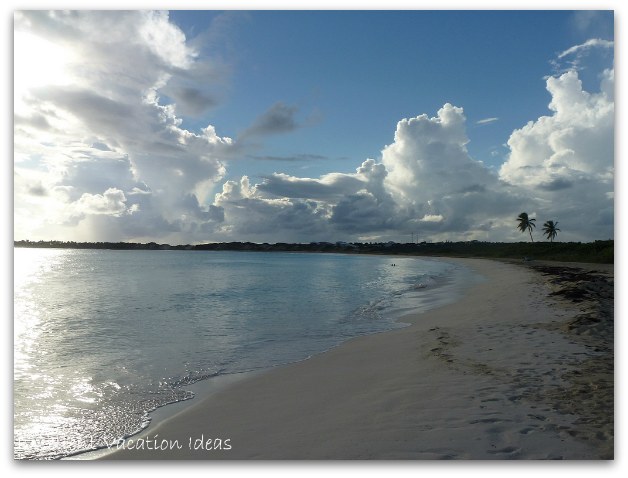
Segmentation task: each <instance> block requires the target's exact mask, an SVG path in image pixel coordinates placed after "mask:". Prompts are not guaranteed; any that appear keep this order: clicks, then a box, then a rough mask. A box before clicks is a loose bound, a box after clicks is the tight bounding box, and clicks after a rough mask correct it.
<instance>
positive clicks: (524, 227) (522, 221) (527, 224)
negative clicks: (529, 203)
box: [517, 212, 536, 242]
mask: <svg viewBox="0 0 628 478" xmlns="http://www.w3.org/2000/svg"><path fill="white" fill-rule="evenodd" d="M517 220H518V221H519V224H517V229H519V230H520V231H521V232H526V231H528V232H529V233H530V240H532V242H534V238H533V237H532V229H533V228H535V227H536V224H534V222H535V221H536V219H530V218H529V217H528V213H527V212H522V213H521V214H519V215H518V216H517Z"/></svg>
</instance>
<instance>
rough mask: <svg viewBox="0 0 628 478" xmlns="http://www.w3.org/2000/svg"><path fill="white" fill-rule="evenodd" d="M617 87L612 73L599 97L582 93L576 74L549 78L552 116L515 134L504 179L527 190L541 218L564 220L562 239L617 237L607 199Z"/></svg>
mask: <svg viewBox="0 0 628 478" xmlns="http://www.w3.org/2000/svg"><path fill="white" fill-rule="evenodd" d="M613 86H614V72H613V70H605V71H604V72H603V73H602V75H601V80H600V90H599V91H598V92H594V93H590V92H587V91H585V90H584V89H583V87H582V82H581V81H580V79H579V78H578V73H577V72H576V71H569V72H567V73H564V74H562V75H560V76H558V77H551V78H549V79H548V80H547V90H548V91H549V92H550V94H551V96H552V100H551V102H550V104H549V109H550V111H551V113H552V114H551V115H549V116H541V117H539V118H538V119H537V120H536V121H530V122H529V123H528V124H527V125H525V126H524V127H522V128H520V129H517V130H515V131H513V133H512V134H511V136H510V138H509V140H508V147H509V148H510V154H509V156H508V159H507V160H506V162H505V163H504V164H503V165H502V167H501V169H500V172H499V175H500V178H501V179H502V180H503V181H505V182H507V183H509V184H511V185H516V186H518V187H519V188H522V189H523V190H525V191H527V193H528V194H529V196H530V197H531V198H534V200H535V202H536V204H537V205H538V210H539V212H540V213H543V214H546V215H548V216H551V217H554V218H560V220H561V225H563V237H567V235H568V234H571V236H570V237H572V238H574V239H577V240H587V239H590V238H592V237H597V238H600V237H602V238H609V237H613V224H612V221H609V220H608V218H609V217H611V216H612V215H613V201H612V197H609V195H608V193H609V192H612V191H613V188H614V186H613V181H614V153H615V152H614V136H615V122H614V116H615V106H614V100H613ZM591 223H595V224H596V226H593V225H591ZM599 226H603V227H599ZM568 231H572V232H568ZM576 231H578V232H576Z"/></svg>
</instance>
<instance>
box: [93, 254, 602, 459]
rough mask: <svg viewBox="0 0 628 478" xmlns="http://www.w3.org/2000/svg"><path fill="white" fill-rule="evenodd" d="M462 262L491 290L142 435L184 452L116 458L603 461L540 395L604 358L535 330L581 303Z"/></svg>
mask: <svg viewBox="0 0 628 478" xmlns="http://www.w3.org/2000/svg"><path fill="white" fill-rule="evenodd" d="M455 261H456V262H459V263H462V264H464V265H467V266H469V267H472V268H473V269H475V270H477V271H478V272H479V273H481V274H482V275H484V276H485V277H486V278H487V279H488V281H486V282H484V283H481V284H477V285H474V286H473V287H472V288H471V289H470V290H469V291H468V293H467V294H466V295H465V297H464V298H463V299H461V300H460V301H458V302H456V303H454V304H451V305H448V306H445V307H442V308H440V309H436V310H433V311H430V312H427V313H424V314H418V315H416V316H412V317H409V318H406V319H404V322H410V323H412V325H411V326H410V327H406V328H403V329H397V330H393V331H390V332H386V333H381V334H377V335H371V336H367V337H360V338H357V339H354V340H351V341H349V342H347V343H346V344H343V345H341V346H340V347H337V348H335V349H332V350H330V351H328V352H326V353H324V354H321V355H318V356H316V357H313V358H311V359H309V360H306V361H304V362H299V363H296V364H292V365H287V366H282V367H277V368H274V369H272V370H269V371H268V372H265V373H262V374H258V375H255V376H253V377H252V378H249V379H246V380H242V381H239V382H236V383H234V384H232V385H230V386H229V387H227V388H226V389H224V390H222V391H220V392H218V393H216V394H214V395H213V396H211V397H209V398H207V399H205V400H203V401H199V403H197V404H196V405H193V406H191V407H189V408H188V409H186V410H184V411H183V412H181V413H179V414H178V415H176V416H174V417H172V418H170V419H168V420H166V421H164V422H163V423H162V424H160V425H159V426H157V427H155V428H153V429H152V430H151V431H150V434H149V435H148V436H147V437H144V438H147V440H146V441H145V442H143V444H144V447H145V448H147V447H149V446H150V447H151V448H154V447H155V445H156V444H162V445H163V444H164V442H163V441H162V440H168V441H169V442H173V441H174V440H177V443H178V445H179V446H181V449H174V450H163V449H162V450H154V449H153V450H148V449H144V450H136V449H133V450H122V451H118V452H116V453H113V454H110V455H107V456H106V457H105V458H106V459H190V458H194V459H443V458H453V459H466V458H474V459H506V458H518V459H548V458H549V459H552V458H569V459H590V458H599V456H600V455H599V451H598V450H596V449H595V448H594V446H592V445H591V444H587V442H586V440H583V439H582V436H579V438H580V439H576V438H574V437H573V436H572V434H574V433H573V430H574V429H575V428H577V426H578V425H577V423H576V421H577V419H578V417H575V416H572V415H565V414H561V413H559V412H558V411H557V410H556V409H557V408H558V407H556V406H555V405H556V403H544V401H543V399H542V398H539V397H543V396H546V395H547V394H545V393H544V392H546V391H548V390H550V391H551V390H553V388H554V387H556V386H558V385H561V384H562V385H564V383H563V382H562V379H561V376H562V375H563V373H564V372H565V371H567V370H571V369H574V368H577V366H578V363H579V362H580V361H582V360H583V359H584V358H586V357H587V356H589V355H591V354H592V353H593V352H591V351H590V349H588V348H585V347H584V346H583V345H580V344H577V343H575V342H573V341H572V340H571V339H570V338H568V337H567V336H565V335H563V334H561V333H560V332H558V331H548V330H544V329H542V328H538V327H533V324H538V323H547V322H551V321H552V320H554V319H556V318H569V317H570V316H573V315H575V314H576V313H577V310H576V309H575V307H570V306H568V305H565V304H559V305H557V304H556V303H552V301H550V300H549V299H547V288H546V286H545V285H544V284H543V281H542V279H541V276H540V275H539V274H538V273H536V272H533V271H530V270H528V269H526V268H524V267H521V266H518V265H512V264H506V263H501V262H496V261H489V260H480V259H456V260H455ZM609 413H612V410H611V411H609ZM604 432H605V431H600V433H604ZM155 435H158V436H157V439H156V440H155ZM141 437H142V435H138V436H136V437H133V440H134V441H133V442H126V444H125V445H126V446H129V445H130V444H131V443H132V444H133V445H134V446H136V445H138V444H142V442H141V441H140V442H138V441H137V439H138V438H141ZM200 437H203V439H204V440H203V441H204V442H205V444H207V440H208V439H213V440H214V441H212V446H214V445H215V443H216V442H215V439H216V438H219V439H221V441H222V442H221V446H222V447H223V449H222V450H206V449H197V450H194V444H196V445H198V444H199V443H200V442H196V443H195V441H196V440H197V439H198V438H200ZM584 438H586V437H584ZM190 439H192V449H191V448H190ZM227 439H228V440H229V441H228V445H229V447H230V449H229V450H225V449H224V448H225V447H226V445H227V444H226V443H225V441H226V440H227ZM609 439H610V440H612V437H609ZM166 448H168V447H166Z"/></svg>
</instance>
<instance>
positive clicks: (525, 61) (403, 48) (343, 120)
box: [171, 11, 613, 174]
mask: <svg viewBox="0 0 628 478" xmlns="http://www.w3.org/2000/svg"><path fill="white" fill-rule="evenodd" d="M597 15H598V16H599V19H598V20H597V21H596V22H592V23H591V25H589V27H588V28H578V27H577V26H576V22H577V21H576V19H575V17H576V15H575V14H574V13H573V12H569V11H550V12H543V13H539V12H534V11H532V12H522V11H514V12H513V11H494V12H481V11H480V12H468V11H466V12H465V11H461V12H456V11H454V12H450V11H418V12H417V11H414V12H412V11H402V12H398V11H389V12H379V11H370V12H351V11H347V12H330V11H326V12H325V11H323V12H319V11H309V12H294V11H292V12H285V11H283V12H273V11H270V12H269V11H266V12H227V13H217V12H198V11H191V12H177V11H175V12H172V13H171V19H172V21H173V22H175V23H176V24H177V25H179V26H180V27H181V29H182V30H183V31H184V32H185V33H186V36H188V37H189V38H190V39H193V38H194V37H195V36H197V35H199V34H203V33H204V32H207V31H208V30H210V31H211V30H212V28H215V29H216V30H219V31H220V33H217V34H216V35H217V36H218V37H219V39H218V42H217V43H218V44H217V45H214V48H216V49H217V51H218V52H219V54H220V55H221V56H223V57H226V58H231V64H232V68H233V72H232V74H233V77H232V82H231V83H230V85H229V90H228V91H227V92H225V93H224V99H223V100H224V104H222V105H220V106H218V107H217V108H216V110H215V111H213V112H210V114H209V119H210V121H211V122H215V123H216V124H220V125H221V129H220V131H219V134H224V135H227V136H232V137H235V136H237V134H238V133H239V132H241V131H242V130H244V129H246V127H247V126H248V123H250V122H251V121H252V120H253V119H254V118H255V117H256V116H258V115H261V114H262V113H263V112H264V111H265V110H266V109H268V107H269V106H271V105H273V104H275V103H276V102H283V103H285V104H287V105H293V106H295V107H297V108H298V113H297V115H296V116H297V118H298V119H299V121H300V122H301V123H303V124H307V126H304V127H303V128H300V129H299V130H298V131H296V132H295V133H294V134H291V135H280V136H277V137H274V138H271V139H269V140H268V141H267V143H266V145H265V148H264V152H263V153H262V152H260V153H259V155H267V156H281V157H291V156H298V155H314V156H323V157H325V158H329V159H331V160H334V161H333V162H334V164H333V166H331V165H330V164H325V163H326V162H327V163H329V161H326V162H325V161H300V162H299V164H298V165H296V166H293V167H292V168H304V167H305V168H307V171H308V173H310V174H320V173H323V172H328V171H331V170H337V171H344V172H350V171H352V170H353V169H354V164H355V163H356V162H357V161H362V160H363V159H365V158H377V157H378V156H379V155H380V151H381V149H382V148H383V146H384V145H386V144H389V143H390V142H392V139H393V138H392V136H393V132H394V126H395V124H396V123H397V121H399V119H401V118H409V117H413V116H417V115H418V114H421V113H423V112H435V111H437V110H438V108H440V107H441V106H442V105H443V104H444V103H445V102H450V103H452V104H454V105H457V106H462V107H464V110H465V114H466V116H467V119H468V121H469V128H468V135H469V139H470V143H469V146H468V148H469V151H470V153H471V155H472V156H473V157H474V158H475V159H478V160H481V161H483V162H485V163H486V164H488V165H490V166H493V167H496V166H499V165H501V163H502V162H503V160H504V156H505V154H506V153H507V150H506V149H505V148H503V144H504V142H505V140H506V139H507V138H508V136H509V134H510V133H511V132H512V131H513V130H514V129H515V128H517V127H520V126H521V125H522V124H525V123H526V122H527V121H528V120H529V119H530V118H535V117H538V116H540V115H542V114H545V113H546V112H547V104H548V103H549V100H550V95H549V94H548V92H547V91H546V90H545V88H544V77H545V76H547V75H549V74H551V73H552V68H551V65H550V61H551V60H553V59H555V58H556V55H557V54H558V53H559V52H562V51H564V50H566V49H567V48H569V47H571V46H573V45H576V44H579V43H582V42H584V41H586V40H587V39H589V38H591V37H596V38H597V37H600V38H607V39H612V34H613V30H612V12H604V13H602V12H600V13H598V14H597ZM541 31H542V32H543V35H539V32H541ZM234 52H235V55H231V53H234ZM234 57H235V58H234ZM607 60H608V58H607ZM587 79H589V78H587ZM589 80H590V79H589ZM585 86H588V85H585ZM487 118H498V119H497V120H496V121H494V122H491V123H487V124H482V125H476V124H474V123H476V122H477V121H480V120H483V119H487ZM190 124H193V123H190ZM491 153H492V154H491ZM343 159H347V160H345V161H343ZM304 163H305V164H304ZM246 166H249V164H247V165H246ZM266 167H267V168H271V169H272V168H279V167H281V168H282V169H284V170H285V169H292V168H291V167H290V166H288V165H286V164H285V163H278V162H276V163H273V164H272V165H267V166H266ZM332 168H333V169H332ZM294 172H296V171H294Z"/></svg>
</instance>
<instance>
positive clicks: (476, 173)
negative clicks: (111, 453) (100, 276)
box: [13, 10, 615, 244]
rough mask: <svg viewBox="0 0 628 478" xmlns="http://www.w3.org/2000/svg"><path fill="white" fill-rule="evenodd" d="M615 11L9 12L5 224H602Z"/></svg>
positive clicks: (510, 232) (205, 230)
mask: <svg viewBox="0 0 628 478" xmlns="http://www.w3.org/2000/svg"><path fill="white" fill-rule="evenodd" d="M613 23H614V18H613V12H612V11H565V10H561V11H456V10H450V11H226V12H225V11H172V12H167V11H147V10H138V11H124V12H121V11H63V12H61V11H55V12H46V11H16V12H15V13H14V77H13V86H14V98H13V101H14V182H13V193H14V239H16V240H21V239H29V240H66V241H70V240H72V241H133V242H149V241H155V242H160V243H170V244H187V243H190V244H191V243H200V242H220V241H252V242H310V241H332V242H335V241H349V242H352V241H383V242H386V241H390V240H392V241H396V242H409V241H410V240H411V239H415V240H417V238H418V240H419V241H442V240H454V241H455V240H488V241H525V240H529V236H527V235H523V234H522V233H521V232H519V231H518V230H517V228H516V224H517V223H516V217H517V215H518V214H519V213H521V212H523V211H525V212H527V213H528V214H529V215H530V216H531V217H535V218H536V220H537V229H536V231H535V240H544V238H543V237H542V230H541V229H542V224H543V223H544V222H545V221H547V220H553V221H558V223H559V226H558V227H559V228H560V232H559V234H558V237H557V240H563V241H592V240H598V239H601V240H604V239H611V238H614V178H615V170H614V153H615V151H614V143H615V135H614V130H615V107H614V91H615V85H614V24H613Z"/></svg>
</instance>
